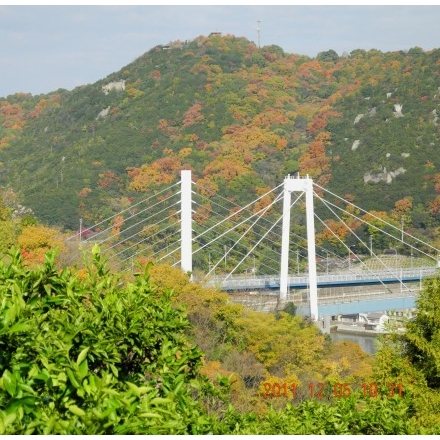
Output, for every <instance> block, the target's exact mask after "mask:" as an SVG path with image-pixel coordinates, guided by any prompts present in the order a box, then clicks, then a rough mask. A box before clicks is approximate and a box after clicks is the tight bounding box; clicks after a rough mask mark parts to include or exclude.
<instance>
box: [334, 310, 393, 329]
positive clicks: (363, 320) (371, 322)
mask: <svg viewBox="0 0 440 440" xmlns="http://www.w3.org/2000/svg"><path fill="white" fill-rule="evenodd" d="M333 320H334V321H337V322H340V323H341V324H350V325H353V326H358V327H363V328H364V329H365V330H373V331H381V332H382V331H384V330H386V324H388V323H389V322H390V318H389V316H388V315H387V314H385V313H381V312H378V313H375V312H371V313H350V314H345V315H338V316H336V317H333Z"/></svg>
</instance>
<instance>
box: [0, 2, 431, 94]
mask: <svg viewBox="0 0 440 440" xmlns="http://www.w3.org/2000/svg"><path fill="white" fill-rule="evenodd" d="M258 21H260V45H261V46H265V45H271V44H276V45H278V46H280V47H282V48H283V49H284V51H285V52H288V53H296V54H302V55H309V56H311V57H315V56H316V55H317V54H318V53H319V52H322V51H326V50H329V49H333V50H335V51H336V52H337V53H338V54H339V55H341V54H342V53H343V52H347V53H350V52H351V51H352V50H354V49H365V50H369V49H378V50H380V51H382V52H388V51H395V50H405V49H410V48H411V47H416V46H418V47H421V48H422V49H424V50H431V49H434V48H439V47H440V39H439V29H440V24H439V23H440V6H438V5H429V6H400V5H392V6H377V5H369V6H353V5H343V6H332V5H324V6H322V5H321V6H319V5H312V6H299V5H295V4H293V5H280V6H252V5H242V6H231V5H226V4H224V5H220V6H209V5H193V6H172V5H165V6H154V5H148V4H145V5H136V4H134V5H133V6H115V5H113V6H112V5H103V6H65V5H56V6H6V5H1V4H0V97H6V96H7V95H9V94H13V93H16V92H29V93H32V94H40V93H47V92H50V91H54V90H57V89H59V88H64V89H68V90H71V89H73V88H74V87H77V86H79V85H83V84H91V83H94V82H96V81H98V80H100V79H102V78H104V77H106V76H107V75H109V74H110V73H112V72H115V71H118V70H120V69H121V68H122V67H124V66H126V65H127V64H129V63H130V62H132V61H134V60H135V59H136V58H137V57H139V56H140V55H142V54H144V53H145V52H147V51H149V50H150V49H151V48H152V47H154V46H156V45H158V44H166V43H168V42H170V41H174V40H192V39H194V38H196V37H198V36H200V35H209V33H211V32H221V33H223V34H232V35H235V36H237V37H246V38H248V39H249V40H251V41H254V42H255V43H258V33H257V26H258V24H257V22H258Z"/></svg>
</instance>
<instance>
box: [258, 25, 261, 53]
mask: <svg viewBox="0 0 440 440" xmlns="http://www.w3.org/2000/svg"><path fill="white" fill-rule="evenodd" d="M260 23H261V21H260V20H257V35H258V49H259V48H260Z"/></svg>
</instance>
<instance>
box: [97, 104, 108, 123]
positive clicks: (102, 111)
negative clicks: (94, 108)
mask: <svg viewBox="0 0 440 440" xmlns="http://www.w3.org/2000/svg"><path fill="white" fill-rule="evenodd" d="M109 111H110V106H109V107H107V108H105V109H103V110H101V111H100V112H99V113H98V116H97V117H96V120H98V119H99V118H103V119H104V118H105V117H106V116H107V115H108V112H109Z"/></svg>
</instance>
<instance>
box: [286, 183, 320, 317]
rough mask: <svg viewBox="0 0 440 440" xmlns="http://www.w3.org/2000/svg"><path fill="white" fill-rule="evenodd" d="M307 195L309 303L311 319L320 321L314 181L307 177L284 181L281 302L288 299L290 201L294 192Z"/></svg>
mask: <svg viewBox="0 0 440 440" xmlns="http://www.w3.org/2000/svg"><path fill="white" fill-rule="evenodd" d="M294 191H295V192H303V193H305V194H306V222H307V254H308V266H309V296H310V297H309V302H310V318H311V320H312V321H317V320H318V282H317V276H316V248H315V214H314V208H313V180H312V179H310V178H309V176H307V177H306V178H300V177H295V176H290V175H288V176H287V177H286V178H285V179H284V192H283V227H282V238H281V271H280V300H281V301H285V300H286V299H287V292H288V276H289V244H290V208H291V206H290V199H291V193H292V192H294Z"/></svg>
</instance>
